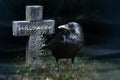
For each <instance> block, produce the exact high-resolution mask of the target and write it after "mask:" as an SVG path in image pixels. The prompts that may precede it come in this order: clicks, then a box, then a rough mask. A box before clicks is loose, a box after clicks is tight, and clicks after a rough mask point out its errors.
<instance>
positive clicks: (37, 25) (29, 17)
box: [13, 5, 55, 64]
mask: <svg viewBox="0 0 120 80" xmlns="http://www.w3.org/2000/svg"><path fill="white" fill-rule="evenodd" d="M42 13H43V7H42V6H36V5H34V6H26V20H25V21H13V35H14V36H30V37H29V42H28V46H27V48H26V60H27V63H28V64H33V62H34V59H33V57H36V56H39V55H40V54H41V48H42V45H43V44H44V43H43V42H42V36H43V34H53V33H54V25H55V21H54V20H42V16H43V14H42ZM37 61H38V62H37V63H36V62H35V64H39V60H37Z"/></svg>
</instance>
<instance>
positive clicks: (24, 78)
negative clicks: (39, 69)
mask: <svg viewBox="0 0 120 80" xmlns="http://www.w3.org/2000/svg"><path fill="white" fill-rule="evenodd" d="M22 80H32V79H31V78H29V77H23V79H22Z"/></svg>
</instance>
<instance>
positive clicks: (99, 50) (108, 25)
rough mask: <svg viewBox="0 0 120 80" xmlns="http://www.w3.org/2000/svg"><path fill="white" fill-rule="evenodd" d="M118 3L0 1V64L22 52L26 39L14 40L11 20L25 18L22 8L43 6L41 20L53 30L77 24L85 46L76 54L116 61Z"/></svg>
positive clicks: (111, 0) (119, 46)
mask: <svg viewBox="0 0 120 80" xmlns="http://www.w3.org/2000/svg"><path fill="white" fill-rule="evenodd" d="M119 3H120V1H119V0H0V62H8V61H10V60H11V59H14V58H15V57H16V55H22V53H24V51H25V46H26V43H27V40H28V37H14V36H13V35H12V21H16V20H24V19H25V6H26V5H42V6H44V19H54V20H55V21H56V27H57V26H58V25H61V24H65V23H68V22H70V21H76V22H78V23H80V24H81V25H82V27H83V30H84V33H85V44H84V46H83V48H82V49H81V51H80V53H79V55H84V56H88V57H89V56H92V57H100V58H116V57H118V58H119V57H120V56H119V55H120V35H119V34H120V9H119V8H120V5H119ZM56 33H57V30H56ZM14 55H15V56H14Z"/></svg>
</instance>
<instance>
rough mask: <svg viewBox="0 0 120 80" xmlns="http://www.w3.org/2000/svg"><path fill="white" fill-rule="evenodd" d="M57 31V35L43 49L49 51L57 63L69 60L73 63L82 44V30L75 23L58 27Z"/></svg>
mask: <svg viewBox="0 0 120 80" xmlns="http://www.w3.org/2000/svg"><path fill="white" fill-rule="evenodd" d="M58 29H59V30H60V31H59V33H57V34H56V36H55V37H54V38H53V39H52V40H51V41H50V42H49V43H48V44H46V46H45V47H43V49H48V50H51V52H52V54H53V56H54V57H55V59H56V61H57V62H58V60H59V59H63V58H71V61H72V63H73V62H74V58H75V56H76V55H77V54H78V52H79V50H80V49H81V47H82V45H83V44H84V33H83V29H82V27H81V25H80V24H78V23H77V22H69V23H68V24H64V25H60V26H58Z"/></svg>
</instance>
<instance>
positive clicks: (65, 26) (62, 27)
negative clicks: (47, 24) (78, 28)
mask: <svg viewBox="0 0 120 80" xmlns="http://www.w3.org/2000/svg"><path fill="white" fill-rule="evenodd" d="M58 29H66V30H70V28H69V26H68V24H65V25H61V26H58Z"/></svg>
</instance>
